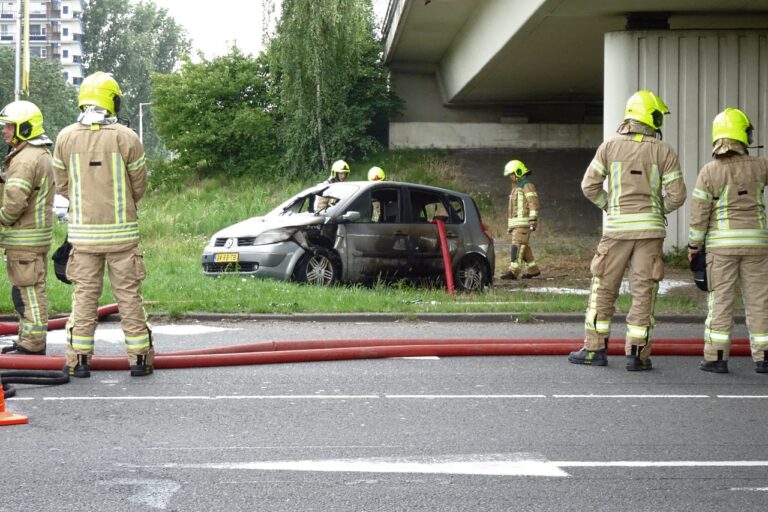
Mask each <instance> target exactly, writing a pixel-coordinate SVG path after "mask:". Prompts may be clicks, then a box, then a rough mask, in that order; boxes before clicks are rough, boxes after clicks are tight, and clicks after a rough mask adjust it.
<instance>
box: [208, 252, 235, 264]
mask: <svg viewBox="0 0 768 512" xmlns="http://www.w3.org/2000/svg"><path fill="white" fill-rule="evenodd" d="M239 260H240V254H239V253H236V252H220V253H218V254H216V255H215V256H214V257H213V262H214V263H237V262H238V261H239Z"/></svg>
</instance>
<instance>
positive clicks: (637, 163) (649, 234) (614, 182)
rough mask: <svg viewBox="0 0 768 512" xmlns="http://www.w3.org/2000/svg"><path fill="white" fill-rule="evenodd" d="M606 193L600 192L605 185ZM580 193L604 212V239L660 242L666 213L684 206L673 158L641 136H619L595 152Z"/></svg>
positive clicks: (669, 151)
mask: <svg viewBox="0 0 768 512" xmlns="http://www.w3.org/2000/svg"><path fill="white" fill-rule="evenodd" d="M606 180H607V181H608V183H607V191H606V190H605V189H604V188H603V184H604V182H605V181H606ZM581 189H582V191H583V192H584V195H585V196H586V198H587V199H589V200H590V201H592V202H593V203H594V204H595V205H597V206H598V207H599V208H601V209H603V210H605V212H606V216H605V218H604V220H603V236H605V237H608V238H614V239H620V240H638V239H645V238H664V237H665V236H666V228H665V218H664V216H665V215H666V214H667V213H670V212H673V211H675V210H676V209H678V208H679V207H680V206H682V204H683V203H684V202H685V196H686V190H685V183H684V181H683V173H682V171H681V170H680V162H679V161H678V158H677V154H676V153H675V151H674V150H673V149H672V147H671V146H669V144H667V143H665V142H662V141H660V140H658V139H657V138H655V137H653V136H649V135H644V134H641V133H628V134H624V135H618V136H616V137H613V138H611V139H608V140H607V141H605V142H603V143H602V144H601V145H600V147H598V148H597V153H596V154H595V157H594V159H593V160H592V162H591V163H590V164H589V167H588V168H587V171H586V173H585V174H584V178H583V179H582V181H581Z"/></svg>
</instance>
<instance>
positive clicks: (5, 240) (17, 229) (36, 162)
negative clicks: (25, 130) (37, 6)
mask: <svg viewBox="0 0 768 512" xmlns="http://www.w3.org/2000/svg"><path fill="white" fill-rule="evenodd" d="M5 166H6V169H7V171H6V174H5V187H4V190H3V204H2V207H0V225H2V226H3V230H2V235H0V247H3V248H5V249H18V250H26V251H31V252H47V251H48V249H50V247H51V241H52V239H53V195H54V192H53V190H54V179H53V167H52V166H51V153H50V151H48V149H47V148H46V147H45V146H35V145H32V144H29V143H26V142H23V143H22V144H20V145H19V146H18V147H17V148H16V149H15V150H14V151H13V152H12V153H11V154H10V155H8V156H7V157H6V159H5Z"/></svg>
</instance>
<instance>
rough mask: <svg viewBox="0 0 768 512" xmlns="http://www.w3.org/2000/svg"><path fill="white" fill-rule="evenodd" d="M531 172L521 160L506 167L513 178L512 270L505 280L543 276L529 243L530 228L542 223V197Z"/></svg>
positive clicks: (510, 215)
mask: <svg viewBox="0 0 768 512" xmlns="http://www.w3.org/2000/svg"><path fill="white" fill-rule="evenodd" d="M530 175H531V171H530V170H528V168H527V167H526V166H525V164H523V162H521V161H520V160H510V161H509V162H507V164H506V165H505V166H504V176H509V177H510V179H511V180H512V192H510V194H509V209H508V213H507V233H512V250H511V254H510V263H509V270H508V271H507V272H505V273H503V274H502V275H501V278H502V279H517V278H518V277H520V276H521V274H522V277H523V279H530V278H533V277H536V276H538V275H541V271H540V270H539V266H538V265H537V264H536V260H535V258H534V257H533V251H532V250H531V246H530V244H529V240H530V237H531V231H536V230H537V229H538V226H539V196H538V194H537V193H536V186H535V185H534V184H533V182H532V181H531V178H530Z"/></svg>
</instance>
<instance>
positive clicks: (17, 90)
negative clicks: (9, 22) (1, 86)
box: [13, 0, 24, 101]
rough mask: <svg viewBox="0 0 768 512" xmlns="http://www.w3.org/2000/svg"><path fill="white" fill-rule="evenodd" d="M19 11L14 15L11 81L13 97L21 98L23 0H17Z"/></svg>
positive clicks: (17, 99) (15, 98) (16, 99)
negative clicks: (12, 74)
mask: <svg viewBox="0 0 768 512" xmlns="http://www.w3.org/2000/svg"><path fill="white" fill-rule="evenodd" d="M18 2H19V11H18V13H17V15H16V74H15V76H14V82H13V99H14V100H15V101H19V100H20V99H21V18H22V17H23V16H24V0H18Z"/></svg>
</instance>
